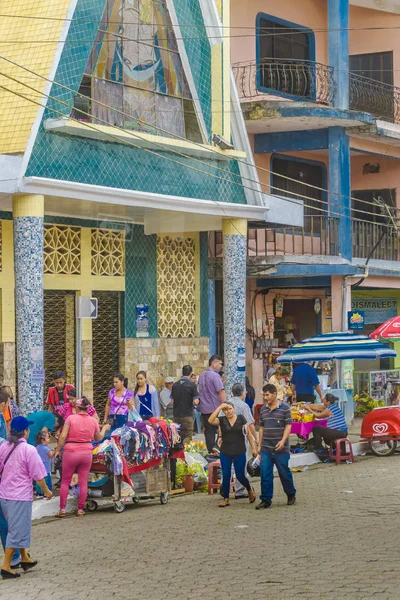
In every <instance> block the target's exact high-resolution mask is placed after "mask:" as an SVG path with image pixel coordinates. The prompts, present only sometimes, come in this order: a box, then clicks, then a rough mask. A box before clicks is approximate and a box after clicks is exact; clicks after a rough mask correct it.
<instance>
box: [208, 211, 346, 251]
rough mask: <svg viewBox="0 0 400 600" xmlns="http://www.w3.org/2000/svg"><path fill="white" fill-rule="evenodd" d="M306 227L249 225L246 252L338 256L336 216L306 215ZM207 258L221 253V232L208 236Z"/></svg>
mask: <svg viewBox="0 0 400 600" xmlns="http://www.w3.org/2000/svg"><path fill="white" fill-rule="evenodd" d="M306 219H307V225H308V226H307V227H306V228H300V227H279V228H277V229H272V228H261V229H249V231H248V239H247V256H248V257H249V258H252V257H254V258H256V257H257V258H265V257H268V256H295V255H297V256H299V255H300V256H301V255H303V256H304V255H306V256H320V255H323V256H337V255H338V219H336V218H333V217H324V216H312V217H306ZM209 251H210V258H214V259H218V258H222V256H223V238H222V233H221V232H211V233H210V239H209Z"/></svg>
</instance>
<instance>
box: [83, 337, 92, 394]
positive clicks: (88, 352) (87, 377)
mask: <svg viewBox="0 0 400 600" xmlns="http://www.w3.org/2000/svg"><path fill="white" fill-rule="evenodd" d="M82 394H83V396H86V397H87V398H88V399H89V400H90V401H91V402H93V357H92V340H83V341H82Z"/></svg>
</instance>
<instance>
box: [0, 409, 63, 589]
mask: <svg viewBox="0 0 400 600" xmlns="http://www.w3.org/2000/svg"><path fill="white" fill-rule="evenodd" d="M30 425H31V421H28V420H27V419H25V417H15V418H14V419H13V420H12V421H11V426H10V435H9V438H8V442H6V443H5V444H2V445H1V446H0V474H1V480H0V505H1V510H2V513H3V515H4V518H5V520H6V521H7V525H8V534H7V540H6V549H5V552H4V562H3V566H2V568H1V576H2V578H3V579H16V578H17V577H19V574H18V573H15V572H14V571H13V570H12V568H11V561H12V559H13V556H14V552H15V550H16V549H17V548H18V549H19V550H20V553H21V567H22V569H23V570H24V571H28V570H29V569H32V568H33V567H35V566H36V565H37V561H36V560H33V559H32V558H31V557H30V556H29V554H28V549H29V548H30V545H31V529H32V502H33V485H32V481H33V480H36V481H37V483H38V485H39V487H40V489H41V490H42V491H43V493H44V495H45V496H46V498H47V500H50V499H51V498H52V493H51V492H50V490H49V489H48V487H47V485H46V482H45V477H46V476H47V473H46V469H45V468H44V466H43V463H42V459H41V458H40V456H39V454H38V453H37V451H36V448H34V447H33V446H30V445H29V444H27V443H26V441H27V439H28V435H29V426H30Z"/></svg>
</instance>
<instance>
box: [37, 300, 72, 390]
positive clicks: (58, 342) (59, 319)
mask: <svg viewBox="0 0 400 600" xmlns="http://www.w3.org/2000/svg"><path fill="white" fill-rule="evenodd" d="M44 367H45V370H46V379H45V393H47V388H48V386H49V385H51V381H52V374H53V373H54V371H58V370H61V371H65V373H66V376H67V381H68V382H69V383H75V292H70V291H58V290H57V291H55V290H45V292H44Z"/></svg>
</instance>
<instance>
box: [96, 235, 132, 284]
mask: <svg viewBox="0 0 400 600" xmlns="http://www.w3.org/2000/svg"><path fill="white" fill-rule="evenodd" d="M92 275H113V276H115V275H125V246H124V233H123V231H108V230H105V229H92Z"/></svg>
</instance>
